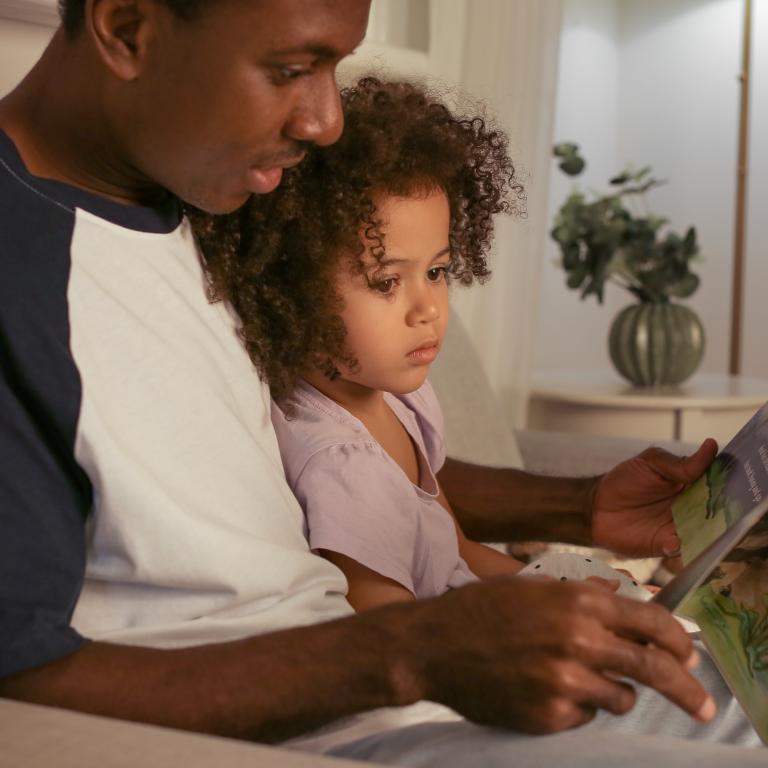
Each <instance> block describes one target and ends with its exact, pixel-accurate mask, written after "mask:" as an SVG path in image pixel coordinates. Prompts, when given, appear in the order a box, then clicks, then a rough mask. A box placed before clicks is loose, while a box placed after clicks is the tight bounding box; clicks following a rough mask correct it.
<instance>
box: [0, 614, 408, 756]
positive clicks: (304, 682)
mask: <svg viewBox="0 0 768 768" xmlns="http://www.w3.org/2000/svg"><path fill="white" fill-rule="evenodd" d="M397 609H398V607H397V606H394V607H387V608H383V609H380V610H378V611H375V612H371V613H370V614H368V615H366V616H351V617H349V618H346V619H340V620H338V621H333V622H329V623H327V624H320V625H315V626H311V627H302V628H298V629H290V630H286V631H281V632H277V633H273V634H269V635H263V636H260V637H253V638H248V639H245V640H241V641H236V642H229V643H222V644H217V645H204V646H196V647H192V648H183V649H173V650H161V649H155V648H143V647H132V646H123V645H113V644H107V643H98V642H92V643H88V644H86V645H84V646H83V647H82V648H81V649H79V650H78V651H76V652H75V653H73V654H72V655H70V656H68V657H65V658H62V659H60V660H58V661H55V662H53V663H50V664H47V665H44V666H41V667H38V668H35V669H31V670H28V671H25V672H22V673H19V674H17V675H14V676H12V677H8V678H5V679H1V680H0V696H3V697H6V698H13V699H19V700H22V701H28V702H32V703H38V704H45V705H49V706H56V707H62V708H65V709H74V710H78V711H81V712H88V713H92V714H98V715H103V716H106V717H113V718H117V719H122V720H134V721H139V722H145V723H152V724H155V725H161V726H167V727H172V728H180V729H183V730H191V731H197V732H203V733H212V734H218V735H221V736H228V737H234V738H244V739H251V740H256V741H264V742H275V741H280V740H284V739H288V738H291V737H292V736H296V735H299V734H302V733H306V732H308V731H311V730H313V729H314V728H317V727H319V726H321V725H324V724H325V723H328V722H331V721H333V720H336V719H338V718H340V717H344V716H346V715H350V714H354V713H357V712H361V711H365V710H370V709H375V708H377V707H383V706H395V705H401V704H408V703H411V702H412V701H416V700H418V698H419V697H420V695H421V692H420V691H417V690H416V689H415V688H414V686H413V684H412V681H411V680H410V679H409V677H408V675H406V674H404V672H403V670H404V669H405V665H404V664H403V662H402V659H404V658H410V657H413V656H414V649H412V648H407V649H406V648H405V646H404V642H403V641H402V639H401V638H403V637H405V635H406V633H405V632H404V631H401V630H403V628H404V621H403V620H402V617H399V615H398V610H397ZM390 614H392V615H390ZM416 655H417V654H416Z"/></svg>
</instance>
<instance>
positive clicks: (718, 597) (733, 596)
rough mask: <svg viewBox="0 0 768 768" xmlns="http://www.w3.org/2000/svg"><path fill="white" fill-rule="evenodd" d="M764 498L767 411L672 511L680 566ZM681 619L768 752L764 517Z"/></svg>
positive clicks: (767, 489)
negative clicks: (696, 634) (693, 626)
mask: <svg viewBox="0 0 768 768" xmlns="http://www.w3.org/2000/svg"><path fill="white" fill-rule="evenodd" d="M766 495H768V403H766V405H764V406H763V407H762V408H761V409H760V410H759V411H757V413H756V414H755V415H754V416H753V417H752V418H751V419H750V420H749V421H748V422H747V424H746V425H745V426H744V427H743V428H742V429H741V430H740V431H739V433H738V434H737V435H736V437H734V438H733V440H731V442H730V443H728V445H726V446H725V448H723V450H722V451H721V452H720V453H719V454H718V456H717V458H716V459H715V461H714V462H713V463H712V465H711V466H710V467H709V469H708V470H707V472H706V473H705V475H704V476H703V477H701V478H700V479H699V480H698V481H697V482H696V483H694V484H693V485H692V486H691V487H690V488H688V490H687V491H686V492H685V493H683V494H682V495H681V496H680V497H679V498H678V499H677V500H676V502H675V504H674V506H673V515H674V519H675V524H676V526H677V531H678V534H679V536H680V540H681V544H682V547H681V549H682V559H683V563H684V564H688V563H690V562H691V561H692V560H693V559H694V558H695V557H696V556H697V555H698V554H699V553H700V552H702V551H704V550H705V549H706V548H707V547H708V546H709V545H710V544H712V542H714V541H715V540H716V539H718V538H719V537H720V536H721V535H722V534H723V533H724V532H725V531H726V530H727V529H728V528H729V527H730V526H732V525H733V524H734V523H735V522H736V521H737V520H739V519H740V518H741V517H742V516H744V515H746V514H747V513H748V512H750V511H751V510H752V509H754V508H755V506H756V505H758V504H760V503H761V502H762V501H763V500H764V497H765V496H766ZM713 565H714V566H715V567H714V570H713V571H712V572H711V573H710V574H709V576H708V577H707V578H706V579H705V581H704V583H703V584H702V585H701V586H700V587H698V588H697V589H696V590H694V591H693V592H692V594H690V595H689V596H688V598H687V599H686V600H685V602H684V603H683V605H682V606H681V608H680V609H679V611H678V612H679V613H681V614H682V615H683V616H686V617H688V618H691V619H693V620H694V621H695V622H696V623H697V624H698V625H699V627H700V628H701V634H702V639H703V641H704V643H705V644H706V646H707V648H708V650H709V652H710V654H711V655H712V657H713V659H714V661H715V663H716V664H717V666H718V667H719V669H720V672H721V673H722V675H723V677H724V679H725V681H726V682H727V683H728V685H729V687H730V688H731V690H732V691H733V694H734V695H735V696H736V698H737V699H738V700H739V702H740V704H741V705H742V707H743V708H744V710H745V711H746V713H747V715H748V716H749V718H750V720H751V721H752V724H753V725H754V727H755V730H756V731H757V732H758V734H759V735H760V738H761V739H762V740H763V741H764V742H765V743H766V744H768V515H765V516H763V517H762V519H761V520H760V521H759V522H758V523H757V524H756V525H755V526H754V527H753V528H752V529H751V530H750V532H749V533H748V534H747V535H746V536H745V537H744V538H743V539H742V540H741V541H740V543H739V544H737V545H736V546H735V547H734V548H733V549H731V551H730V552H729V553H728V554H727V555H726V556H725V557H724V558H723V559H722V560H720V561H719V562H718V563H716V564H713Z"/></svg>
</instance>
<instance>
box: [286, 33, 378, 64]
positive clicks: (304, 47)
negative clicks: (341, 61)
mask: <svg viewBox="0 0 768 768" xmlns="http://www.w3.org/2000/svg"><path fill="white" fill-rule="evenodd" d="M362 42H363V38H361V39H360V40H359V41H358V42H357V44H356V45H355V47H354V48H353V49H352V50H351V51H349V53H342V52H341V51H339V50H337V49H336V48H334V47H333V46H332V45H328V44H327V43H313V42H311V41H309V42H305V43H302V44H301V45H294V46H292V47H290V48H278V49H276V50H274V51H272V55H273V56H296V55H300V54H307V53H308V54H311V55H312V56H314V57H315V58H317V59H338V58H344V57H346V56H351V55H352V54H353V53H355V51H357V49H358V48H359V47H360V45H362Z"/></svg>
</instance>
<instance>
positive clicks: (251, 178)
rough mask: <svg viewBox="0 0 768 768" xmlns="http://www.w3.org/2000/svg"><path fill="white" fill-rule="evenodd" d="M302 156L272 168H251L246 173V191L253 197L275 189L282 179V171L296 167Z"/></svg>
mask: <svg viewBox="0 0 768 768" xmlns="http://www.w3.org/2000/svg"><path fill="white" fill-rule="evenodd" d="M303 159H304V155H300V156H299V157H295V158H291V159H287V160H284V161H281V162H280V163H277V164H275V165H273V166H264V167H258V168H251V169H249V171H248V176H247V178H248V191H249V192H251V193H252V194H254V195H264V194H266V193H267V192H272V191H273V190H275V189H277V187H278V186H279V184H280V181H281V180H282V178H283V170H284V169H285V168H291V167H292V166H294V165H298V164H299V163H300V162H301V161H302V160H303Z"/></svg>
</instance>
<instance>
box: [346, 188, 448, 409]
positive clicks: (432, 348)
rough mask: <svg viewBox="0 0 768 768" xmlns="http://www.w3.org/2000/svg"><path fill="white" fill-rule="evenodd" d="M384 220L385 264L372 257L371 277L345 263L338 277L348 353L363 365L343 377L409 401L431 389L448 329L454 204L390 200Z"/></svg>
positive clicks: (382, 205) (436, 196) (383, 206)
mask: <svg viewBox="0 0 768 768" xmlns="http://www.w3.org/2000/svg"><path fill="white" fill-rule="evenodd" d="M377 212H378V215H379V217H380V219H381V220H382V222H383V224H382V231H383V233H384V236H385V246H386V256H385V259H384V261H383V262H381V263H378V262H376V260H375V259H374V258H373V257H372V256H371V255H370V254H366V255H365V256H364V257H363V258H364V260H365V263H366V264H367V265H368V267H369V268H368V270H367V271H366V273H365V274H364V275H360V274H355V273H354V272H351V271H350V270H349V265H348V263H347V262H346V261H343V262H342V269H341V270H340V273H339V277H338V280H339V282H338V286H337V287H338V291H339V294H340V296H341V298H342V300H343V301H344V304H345V308H344V311H343V312H342V319H343V320H344V323H345V325H346V328H347V347H348V349H349V350H350V351H351V352H352V353H353V354H354V356H355V357H356V358H357V360H358V362H359V364H360V367H359V369H358V370H356V371H355V372H350V371H349V370H345V369H344V368H343V367H341V368H340V372H341V377H342V378H343V379H345V380H346V381H349V382H352V383H355V384H358V385H361V386H363V387H367V388H370V389H377V390H383V391H385V392H392V393H396V394H404V393H407V392H413V391H414V390H416V389H418V388H419V387H420V386H421V385H422V384H423V383H424V379H426V377H427V373H428V371H429V366H430V364H431V363H432V362H433V361H434V359H435V358H436V357H437V353H438V351H439V349H440V345H441V343H442V341H443V336H444V335H445V329H446V326H447V323H448V285H447V283H446V271H447V268H448V266H449V264H450V260H451V258H450V251H449V247H448V232H449V225H450V213H449V208H448V199H447V198H446V196H445V194H444V193H443V192H442V191H435V192H432V193H430V194H429V195H427V196H419V197H409V198H399V197H386V198H382V199H381V200H379V201H377Z"/></svg>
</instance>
